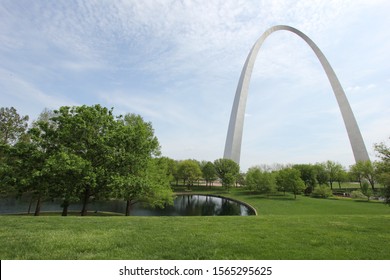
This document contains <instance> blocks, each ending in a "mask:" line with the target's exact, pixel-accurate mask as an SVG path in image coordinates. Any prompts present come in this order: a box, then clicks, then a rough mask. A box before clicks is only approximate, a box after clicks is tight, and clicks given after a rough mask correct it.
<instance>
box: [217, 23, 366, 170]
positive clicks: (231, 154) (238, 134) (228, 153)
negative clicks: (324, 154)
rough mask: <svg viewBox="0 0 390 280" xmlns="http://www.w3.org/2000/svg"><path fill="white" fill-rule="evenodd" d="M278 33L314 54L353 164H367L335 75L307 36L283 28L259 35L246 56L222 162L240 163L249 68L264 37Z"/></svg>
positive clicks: (356, 129) (250, 69) (286, 27)
mask: <svg viewBox="0 0 390 280" xmlns="http://www.w3.org/2000/svg"><path fill="white" fill-rule="evenodd" d="M279 30H286V31H290V32H292V33H295V34H296V35H298V36H299V37H301V38H302V39H303V40H304V41H305V42H306V43H307V44H308V45H309V46H310V47H311V49H312V50H313V51H314V53H315V54H316V56H317V57H318V59H319V61H320V62H321V64H322V67H323V68H324V70H325V73H326V75H327V76H328V79H329V82H330V84H331V86H332V89H333V92H334V95H335V97H336V99H337V103H338V105H339V108H340V111H341V115H342V117H343V120H344V124H345V128H346V129H347V133H348V137H349V141H350V143H351V146H352V151H353V155H354V157H355V161H356V162H358V161H367V160H370V159H369V157H368V153H367V149H366V146H365V145H364V141H363V137H362V135H361V133H360V130H359V127H358V125H357V122H356V119H355V116H354V115H353V112H352V109H351V106H350V105H349V102H348V99H347V97H346V95H345V93H344V90H343V88H342V87H341V84H340V82H339V80H338V78H337V76H336V74H335V72H334V71H333V69H332V67H331V66H330V64H329V62H328V60H327V59H326V58H325V55H324V54H323V53H322V52H321V50H320V49H319V48H318V47H317V45H316V44H315V43H314V42H313V41H312V40H311V39H310V38H309V37H308V36H306V35H305V34H304V33H302V32H301V31H299V30H298V29H296V28H293V27H291V26H287V25H276V26H273V27H271V28H269V29H268V30H266V31H265V32H264V33H263V35H261V37H260V38H259V39H258V40H257V41H256V43H255V44H254V45H253V47H252V49H251V51H250V52H249V55H248V57H247V59H246V61H245V64H244V67H243V69H242V72H241V76H240V80H239V82H238V85H237V90H236V95H235V98H234V103H233V108H232V112H231V115H230V122H229V128H228V133H227V137H226V144H225V152H224V158H228V159H232V160H234V161H235V162H237V163H239V162H240V154H241V142H242V132H243V126H244V116H245V107H246V101H247V97H248V88H249V82H250V78H251V75H252V70H253V66H254V63H255V60H256V57H257V54H258V52H259V50H260V47H261V45H262V44H263V42H264V41H265V39H267V37H268V36H269V35H271V34H272V33H274V32H275V31H279Z"/></svg>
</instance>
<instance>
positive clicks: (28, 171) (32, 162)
mask: <svg viewBox="0 0 390 280" xmlns="http://www.w3.org/2000/svg"><path fill="white" fill-rule="evenodd" d="M29 134H30V136H32V137H31V138H32V139H31V141H19V142H17V143H16V144H15V145H14V146H12V147H11V149H10V151H9V152H10V153H9V157H10V160H11V163H10V165H11V166H12V180H13V183H14V186H15V189H16V190H17V192H18V193H19V195H22V194H23V193H25V192H30V193H32V194H33V198H36V199H37V203H36V206H35V212H34V215H35V216H39V215H40V211H41V205H42V201H43V199H44V198H45V197H47V194H48V187H49V185H48V184H47V181H46V180H45V177H44V176H43V174H42V169H43V166H44V163H45V160H46V158H47V157H46V153H45V151H44V150H42V149H41V147H40V145H39V142H37V141H35V140H34V139H35V137H34V135H33V134H32V133H30V132H29ZM31 202H32V201H31ZM29 212H30V211H29Z"/></svg>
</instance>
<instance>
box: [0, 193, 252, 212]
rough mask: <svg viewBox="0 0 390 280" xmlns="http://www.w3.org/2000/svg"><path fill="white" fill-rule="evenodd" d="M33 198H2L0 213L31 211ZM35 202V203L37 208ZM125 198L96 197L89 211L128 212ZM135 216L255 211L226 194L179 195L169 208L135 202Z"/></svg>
mask: <svg viewBox="0 0 390 280" xmlns="http://www.w3.org/2000/svg"><path fill="white" fill-rule="evenodd" d="M60 204H61V202H59V201H55V202H53V201H46V202H44V203H43V204H42V208H41V211H42V212H44V211H56V212H57V211H58V212H61V211H62V208H61V207H60ZM29 205H30V201H29V200H15V199H1V200H0V214H7V213H23V212H27V211H28V208H29ZM34 207H35V203H34V204H33V205H32V207H31V212H34ZM125 207H126V203H125V202H124V201H93V202H91V203H90V204H89V205H88V210H89V211H96V212H99V211H100V212H116V213H124V212H125ZM80 209H81V205H80V204H71V205H70V206H69V211H80ZM130 215H131V216H227V215H228V216H248V215H255V211H254V210H253V209H252V208H251V207H248V206H247V205H245V204H243V203H240V202H238V201H235V200H231V199H228V198H224V197H217V196H210V195H178V196H177V197H176V198H175V200H174V204H173V205H168V206H166V207H165V208H163V209H161V208H151V207H149V206H147V205H144V204H142V203H136V204H135V205H133V206H132V209H131V213H130Z"/></svg>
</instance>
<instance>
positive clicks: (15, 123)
mask: <svg viewBox="0 0 390 280" xmlns="http://www.w3.org/2000/svg"><path fill="white" fill-rule="evenodd" d="M28 119H29V117H28V116H20V115H19V114H18V112H17V111H16V109H15V108H14V107H10V108H8V107H5V108H4V107H1V108H0V142H1V143H3V144H11V145H13V144H15V143H16V142H17V141H18V140H19V139H20V138H21V137H22V136H23V135H24V134H25V133H26V129H27V125H28V124H27V122H28Z"/></svg>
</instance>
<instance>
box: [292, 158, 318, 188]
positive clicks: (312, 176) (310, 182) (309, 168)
mask: <svg viewBox="0 0 390 280" xmlns="http://www.w3.org/2000/svg"><path fill="white" fill-rule="evenodd" d="M292 167H293V168H294V169H297V170H299V172H300V174H301V175H300V176H301V179H302V180H303V182H305V186H306V190H305V193H311V192H313V190H314V188H315V187H316V186H317V171H316V168H315V166H314V165H312V164H294V165H293V166H292Z"/></svg>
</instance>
